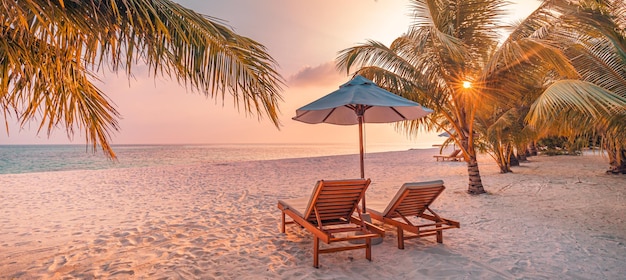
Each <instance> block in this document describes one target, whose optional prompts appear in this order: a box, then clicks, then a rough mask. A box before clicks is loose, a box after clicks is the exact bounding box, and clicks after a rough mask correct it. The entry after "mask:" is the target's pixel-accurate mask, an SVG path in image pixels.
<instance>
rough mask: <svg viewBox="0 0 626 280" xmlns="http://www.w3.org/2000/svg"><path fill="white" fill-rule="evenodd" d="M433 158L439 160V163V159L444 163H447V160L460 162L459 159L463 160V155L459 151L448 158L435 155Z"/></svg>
mask: <svg viewBox="0 0 626 280" xmlns="http://www.w3.org/2000/svg"><path fill="white" fill-rule="evenodd" d="M433 157H434V158H435V159H437V161H439V159H441V160H442V161H446V159H449V160H452V161H458V160H459V159H462V158H463V154H461V150H459V149H457V150H454V151H453V152H452V153H450V154H449V155H447V156H446V155H434V156H433Z"/></svg>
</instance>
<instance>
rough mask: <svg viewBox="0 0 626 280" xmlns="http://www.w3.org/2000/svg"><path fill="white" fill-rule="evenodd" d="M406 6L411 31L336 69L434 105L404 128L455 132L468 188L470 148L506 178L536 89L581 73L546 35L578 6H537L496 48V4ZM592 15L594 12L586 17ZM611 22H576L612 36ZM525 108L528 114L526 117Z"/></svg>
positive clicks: (474, 172)
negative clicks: (481, 151)
mask: <svg viewBox="0 0 626 280" xmlns="http://www.w3.org/2000/svg"><path fill="white" fill-rule="evenodd" d="M412 2H413V5H414V9H415V25H414V26H412V27H411V28H410V29H409V31H408V32H407V34H404V35H402V36H401V37H399V38H398V39H396V40H395V41H394V42H393V43H392V44H391V46H390V47H386V46H384V45H383V44H381V43H378V42H374V41H369V42H367V43H366V44H362V45H359V46H356V47H352V48H349V49H346V50H343V51H341V52H340V54H339V57H338V67H340V68H344V69H346V71H348V72H350V69H351V68H352V67H356V68H358V70H357V73H359V74H361V75H364V76H366V77H368V78H370V79H372V80H374V81H375V82H376V83H377V84H379V85H381V86H383V87H386V88H387V89H389V90H391V91H393V92H396V93H398V94H400V95H402V96H404V97H407V98H410V99H413V100H416V101H418V102H420V103H422V104H424V105H425V106H427V107H429V108H432V109H434V111H435V112H434V113H433V114H432V115H431V116H430V118H428V119H427V120H426V121H425V122H408V123H405V124H404V128H405V129H406V130H407V131H409V132H410V133H412V132H416V131H417V130H418V128H419V126H420V125H425V126H426V128H427V129H430V130H432V129H443V130H446V131H448V132H449V131H450V130H452V129H454V130H455V131H460V132H462V133H456V134H452V133H450V134H451V135H453V139H454V140H455V141H456V143H457V144H458V145H459V146H460V147H461V149H463V151H464V155H465V157H466V162H467V165H468V173H469V187H468V192H469V193H472V194H480V193H483V192H484V188H483V186H482V183H481V178H480V173H479V169H478V163H477V160H476V147H477V146H479V147H485V149H489V150H490V151H491V154H492V156H493V157H494V158H495V159H496V160H497V162H498V164H499V165H500V168H501V171H502V172H509V171H510V169H509V165H510V158H511V155H512V154H513V152H514V151H515V150H518V151H517V152H518V153H519V150H520V149H522V147H524V146H526V144H527V143H529V142H531V140H532V139H534V138H535V137H537V136H538V135H541V134H540V131H539V130H538V128H537V127H538V126H536V125H535V126H530V127H527V126H526V122H525V120H526V119H528V120H534V118H536V117H537V115H536V114H537V112H539V111H537V110H536V108H537V107H532V106H533V104H535V102H536V101H537V99H538V98H539V97H541V96H547V95H544V91H546V89H550V88H549V86H550V85H552V84H553V83H554V82H555V81H559V80H564V83H568V84H570V85H571V84H573V83H574V82H575V81H577V79H579V78H580V77H581V74H580V73H579V72H578V71H577V68H576V66H577V65H576V63H575V62H573V61H572V57H571V56H568V54H569V53H568V52H567V50H568V48H563V47H562V46H563V44H562V41H561V44H558V43H559V42H558V41H555V40H554V39H552V40H548V39H547V38H546V35H545V34H546V33H550V32H549V31H553V30H561V29H559V28H560V27H561V26H559V25H558V23H560V24H561V25H562V24H563V22H564V21H566V20H567V21H569V22H574V21H572V18H576V14H573V12H572V10H576V9H577V7H580V5H578V4H577V5H573V4H571V3H569V2H566V1H563V0H556V1H555V0H553V1H544V4H543V5H542V6H541V7H540V8H539V9H537V10H536V11H535V12H534V13H532V14H531V15H530V16H529V17H528V18H527V19H526V20H525V21H523V22H522V23H520V24H519V25H518V26H517V27H516V29H515V30H514V31H513V32H512V33H511V35H510V36H509V37H508V39H507V40H506V41H505V42H503V43H499V41H498V39H499V35H498V34H497V33H496V30H498V29H499V28H502V27H504V25H503V23H502V22H500V21H499V17H500V16H501V15H502V14H503V13H502V12H503V10H502V7H503V5H504V4H505V2H504V1H498V0H482V1H480V0H478V1H434V0H433V1H431V0H414V1H412ZM595 2H598V1H595ZM564 12H568V13H564ZM566 16H571V17H570V18H567V17H566ZM578 16H579V17H582V15H578ZM594 16H596V17H597V16H598V14H597V13H596V14H593V15H591V16H589V15H588V16H587V18H592V17H594ZM599 18H601V19H607V18H609V17H608V16H604V17H599ZM611 24H612V22H611V21H608V22H600V24H598V25H597V26H595V28H592V27H590V26H592V25H591V24H590V22H584V21H583V23H580V25H584V26H585V27H586V28H585V29H583V30H586V31H587V32H588V33H587V34H592V35H593V37H598V36H601V37H605V38H611V37H610V36H611V34H608V33H609V32H608V31H609V30H611V29H610V27H611V26H612V25H611ZM568 30H571V29H568ZM592 30H603V31H605V33H598V32H595V33H594V32H592ZM553 32H554V31H553ZM559 34H560V36H559V38H561V39H562V40H564V39H570V41H568V43H569V42H571V38H575V37H576V36H578V34H574V33H567V32H563V31H561V32H560V33H559ZM568 35H569V36H568ZM622 65H623V64H622ZM464 81H470V82H472V86H471V87H470V88H464V87H463V86H462V85H463V84H464ZM551 89H552V90H554V89H556V87H552V88H551ZM550 92H552V91H546V93H550ZM565 93H566V95H567V92H565ZM605 93H606V92H605ZM599 98H600V99H601V100H602V102H604V103H600V106H617V107H619V106H622V105H620V103H619V100H617V99H615V98H613V96H612V95H607V94H601V97H599ZM529 112H532V113H531V114H530V115H528V113H529ZM553 120H554V119H553ZM537 123H538V122H537V121H532V124H537ZM553 124H557V123H553ZM479 138H480V139H479ZM478 140H480V142H479V141H478ZM481 143H482V144H481Z"/></svg>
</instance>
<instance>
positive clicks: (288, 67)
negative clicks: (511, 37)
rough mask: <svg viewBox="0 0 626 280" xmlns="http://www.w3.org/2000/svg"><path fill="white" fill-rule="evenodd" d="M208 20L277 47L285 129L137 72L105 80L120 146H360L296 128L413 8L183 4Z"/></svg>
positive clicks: (20, 134)
mask: <svg viewBox="0 0 626 280" xmlns="http://www.w3.org/2000/svg"><path fill="white" fill-rule="evenodd" d="M177 2H179V3H180V4H182V5H183V6H185V7H188V8H191V9H193V10H195V11H197V12H199V13H202V14H205V15H209V16H212V17H217V18H220V19H222V20H224V21H226V23H227V25H229V26H231V27H232V28H233V29H234V30H235V32H237V33H238V34H240V35H244V36H247V37H250V38H252V39H254V40H256V41H258V42H260V43H261V44H263V45H265V46H266V47H267V50H268V52H269V53H270V55H272V56H273V57H274V59H276V61H277V62H278V64H279V67H280V68H279V69H278V70H279V72H280V73H281V75H283V77H285V79H286V80H287V83H288V85H287V86H286V87H285V88H284V91H283V93H282V94H283V97H284V103H282V104H280V110H281V114H280V121H281V123H282V126H281V128H280V130H278V129H276V128H275V127H274V125H273V124H272V123H271V122H270V121H269V120H268V119H267V118H265V119H261V120H258V119H257V117H256V116H246V115H245V114H244V112H238V110H237V109H236V108H234V107H233V105H232V103H231V100H230V99H228V97H227V99H226V100H225V102H224V106H222V101H221V100H211V99H207V98H205V97H204V96H202V95H201V94H198V93H193V92H187V91H186V90H185V87H184V86H180V85H178V84H176V82H174V81H169V80H168V79H167V78H163V77H158V78H157V79H154V78H153V77H150V76H148V75H147V74H146V71H145V67H142V66H136V67H135V68H134V70H135V76H134V77H133V78H132V79H130V80H129V79H128V78H127V77H126V76H123V75H119V76H118V75H116V74H112V73H105V74H100V77H101V79H102V82H99V83H96V85H97V86H98V87H100V88H101V89H102V90H103V91H104V92H105V93H106V94H107V95H108V96H109V97H110V98H111V99H112V100H113V102H114V103H115V104H116V106H117V109H118V111H119V112H120V113H121V115H122V119H121V120H120V127H121V129H120V131H119V132H116V133H115V134H114V135H113V136H112V143H113V144H175V143H180V144H200V143H316V142H323V143H357V141H358V138H357V135H358V130H357V126H335V125H330V124H317V125H310V124H304V123H300V122H297V121H293V120H291V117H293V116H294V115H295V110H296V109H297V108H299V107H301V106H303V105H306V104H307V103H309V102H311V101H313V100H315V99H317V98H319V97H322V96H324V95H326V94H328V93H330V92H332V91H334V90H336V89H337V88H338V86H339V85H341V84H343V83H344V82H346V81H347V80H349V76H347V75H346V74H345V73H341V74H340V73H337V72H336V70H335V68H334V59H335V57H336V56H337V53H338V52H339V51H340V50H342V49H345V48H349V47H352V46H354V45H356V44H359V43H363V42H365V40H367V39H373V40H377V41H380V42H383V43H385V44H387V45H388V44H389V43H391V42H392V40H393V39H395V38H397V37H398V36H400V35H401V34H402V33H404V32H405V31H406V30H407V29H408V27H409V25H410V23H411V17H410V16H409V13H410V9H409V5H410V1H408V0H376V1H375V0H341V1H337V0H318V1H293V0H228V1H224V0H204V1H194V0H178V1H177ZM516 2H521V3H523V4H521V5H520V4H516V5H512V6H511V8H512V14H511V17H512V18H519V17H523V16H525V15H526V14H528V13H529V12H530V11H532V10H533V9H534V8H536V7H537V5H538V2H537V1H535V0H519V1H516ZM8 122H9V129H10V135H9V136H7V135H6V133H4V134H3V136H2V137H1V138H0V139H1V140H0V144H66V143H71V144H82V143H84V139H83V138H84V134H82V133H79V132H78V131H77V133H76V134H75V136H74V139H73V140H71V141H70V140H68V138H67V136H66V133H65V129H64V128H59V129H57V130H56V131H54V134H53V135H52V136H51V137H50V138H48V137H47V135H46V134H45V132H43V133H40V134H39V135H36V129H37V125H38V124H37V123H31V124H30V127H27V128H26V129H25V130H22V131H20V130H19V129H18V126H17V125H16V124H15V120H13V119H9V120H8ZM442 140H443V139H438V137H436V134H429V135H425V134H422V135H419V136H418V137H417V138H416V139H415V138H413V139H411V138H409V137H407V136H406V135H404V134H402V133H398V132H396V131H395V130H394V127H393V126H392V125H389V124H367V125H366V143H367V144H374V143H398V144H407V145H414V146H415V147H430V146H431V144H432V143H434V142H441V141H442Z"/></svg>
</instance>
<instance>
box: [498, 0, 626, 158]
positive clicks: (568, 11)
mask: <svg viewBox="0 0 626 280" xmlns="http://www.w3.org/2000/svg"><path fill="white" fill-rule="evenodd" d="M625 10H626V4H625V2H623V1H595V0H594V1H576V2H569V1H562V0H561V1H555V0H553V1H544V3H543V4H542V5H541V6H540V7H539V8H538V9H537V10H536V11H535V12H534V13H533V14H531V15H530V16H529V17H528V18H527V19H526V20H525V21H523V22H522V23H521V24H520V25H519V26H518V27H517V28H516V30H515V32H513V33H512V34H511V36H510V37H509V38H508V40H507V41H506V42H505V44H504V46H505V47H506V46H508V45H515V44H516V42H520V41H537V42H546V43H547V44H549V45H550V46H552V47H554V48H558V49H559V50H560V51H561V53H562V54H563V55H564V56H565V57H566V58H567V59H568V63H569V64H570V65H571V67H574V68H575V69H576V70H577V72H578V74H579V76H578V77H577V78H576V79H563V78H562V77H558V76H554V75H544V77H545V78H544V79H542V80H541V81H542V85H537V86H540V87H541V90H539V91H535V92H539V93H540V94H539V95H536V94H523V92H520V93H522V94H518V95H517V96H518V97H524V98H525V101H524V103H523V104H524V107H525V111H524V114H522V115H521V116H523V117H525V118H526V119H527V120H529V121H530V123H531V124H532V127H533V128H534V129H531V130H533V131H535V132H537V134H536V137H540V136H545V135H549V134H551V135H557V136H568V137H569V138H571V139H575V138H580V137H583V138H592V137H596V136H600V137H602V138H603V139H604V143H605V145H604V148H606V149H607V151H608V154H609V158H610V161H611V165H612V169H614V170H626V160H623V159H624V158H625V156H624V155H626V154H625V152H624V146H623V145H621V143H624V142H626V138H624V135H623V134H620V133H612V132H613V131H615V132H618V131H623V129H621V130H620V127H621V128H623V125H622V124H623V123H625V122H626V119H624V108H625V107H624V105H625V104H626V103H624V101H625V100H626V99H624V98H626V71H625V69H624V64H625V62H626V55H625V54H626V44H625V42H626V40H625V39H624V30H625V29H624V25H625V24H624V14H625ZM620 20H621V21H622V22H621V23H620ZM503 48H504V47H503ZM497 68H498V67H493V69H497ZM497 71H498V70H495V71H493V72H491V73H490V75H493V74H495V73H497ZM528 71H530V69H527V70H526V71H520V72H521V73H524V72H528ZM546 74H549V73H546ZM509 81H515V82H518V83H519V82H521V81H516V80H515V79H512V80H509ZM529 88H530V87H529ZM535 88H536V87H535ZM529 97H530V98H529ZM512 100H515V99H512ZM531 109H532V110H531ZM526 128H528V127H526ZM539 128H542V129H539ZM619 166H622V169H620V167H619Z"/></svg>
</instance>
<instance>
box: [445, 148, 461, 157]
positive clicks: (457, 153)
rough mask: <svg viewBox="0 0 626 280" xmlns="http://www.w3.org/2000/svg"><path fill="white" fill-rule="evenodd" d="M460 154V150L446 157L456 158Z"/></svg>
mask: <svg viewBox="0 0 626 280" xmlns="http://www.w3.org/2000/svg"><path fill="white" fill-rule="evenodd" d="M460 152H461V150H458V149H457V150H454V151H453V152H452V153H451V154H450V155H449V156H448V157H456V156H457V155H459V153H460Z"/></svg>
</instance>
